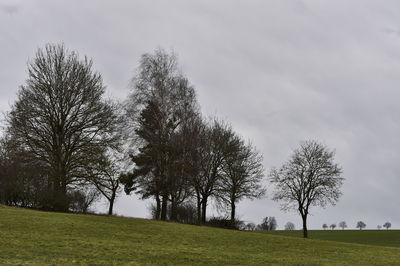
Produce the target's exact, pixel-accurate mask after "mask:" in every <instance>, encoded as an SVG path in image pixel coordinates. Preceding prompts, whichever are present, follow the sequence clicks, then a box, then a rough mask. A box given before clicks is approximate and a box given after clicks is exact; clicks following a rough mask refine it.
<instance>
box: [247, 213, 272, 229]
mask: <svg viewBox="0 0 400 266" xmlns="http://www.w3.org/2000/svg"><path fill="white" fill-rule="evenodd" d="M277 227H278V223H277V222H276V219H275V217H273V216H270V217H268V216H266V217H265V218H264V219H263V220H262V222H261V223H260V224H257V225H255V224H254V223H247V224H246V226H245V227H244V229H245V230H248V231H275V230H276V228H277Z"/></svg>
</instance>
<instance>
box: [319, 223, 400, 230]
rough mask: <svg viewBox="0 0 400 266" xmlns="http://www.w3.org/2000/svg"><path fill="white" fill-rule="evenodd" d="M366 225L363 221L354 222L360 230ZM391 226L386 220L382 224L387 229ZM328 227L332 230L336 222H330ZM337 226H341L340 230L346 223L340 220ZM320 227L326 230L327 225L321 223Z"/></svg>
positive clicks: (379, 227)
mask: <svg viewBox="0 0 400 266" xmlns="http://www.w3.org/2000/svg"><path fill="white" fill-rule="evenodd" d="M366 226H367V225H366V224H365V223H364V222H363V221H358V222H357V224H356V228H358V229H360V230H362V229H364V228H365V227H366ZM391 226H392V224H391V223H390V222H386V223H384V224H383V227H385V228H386V230H389V228H390V227H391ZM329 227H330V228H331V229H332V230H334V229H335V228H336V224H331V225H330V226H329ZM339 227H340V228H342V230H344V229H345V228H347V223H346V222H345V221H342V222H340V223H339ZM322 228H323V229H324V230H326V229H327V228H328V225H327V224H323V225H322ZM377 228H378V229H381V228H382V226H381V225H378V226H377Z"/></svg>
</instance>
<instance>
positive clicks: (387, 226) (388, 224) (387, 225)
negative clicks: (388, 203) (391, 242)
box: [383, 222, 392, 230]
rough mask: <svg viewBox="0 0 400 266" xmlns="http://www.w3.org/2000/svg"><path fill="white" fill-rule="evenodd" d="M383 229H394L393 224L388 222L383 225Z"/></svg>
mask: <svg viewBox="0 0 400 266" xmlns="http://www.w3.org/2000/svg"><path fill="white" fill-rule="evenodd" d="M383 227H385V228H386V230H389V228H390V227H392V224H391V223H389V222H386V223H384V224H383Z"/></svg>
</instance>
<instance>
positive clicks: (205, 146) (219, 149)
mask: <svg viewBox="0 0 400 266" xmlns="http://www.w3.org/2000/svg"><path fill="white" fill-rule="evenodd" d="M203 124H204V126H203V127H201V130H200V131H199V142H198V148H197V151H198V156H197V157H198V158H197V160H196V161H197V162H198V166H197V167H198V174H197V175H195V176H194V178H193V180H192V183H193V186H194V190H195V193H196V198H197V213H198V222H200V223H205V222H206V217H207V206H208V201H209V198H210V197H211V196H215V193H216V191H217V189H218V185H219V182H220V181H221V180H220V179H221V177H222V173H223V171H222V166H223V163H224V155H225V154H226V151H227V148H228V142H229V138H230V137H231V135H232V129H231V127H230V126H229V125H228V124H226V123H224V122H220V121H218V120H217V119H214V120H212V121H211V123H208V124H206V123H205V122H203ZM193 159H195V158H193Z"/></svg>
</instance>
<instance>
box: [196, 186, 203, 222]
mask: <svg viewBox="0 0 400 266" xmlns="http://www.w3.org/2000/svg"><path fill="white" fill-rule="evenodd" d="M196 194H197V222H198V223H199V224H201V217H202V216H201V198H200V193H198V192H196Z"/></svg>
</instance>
